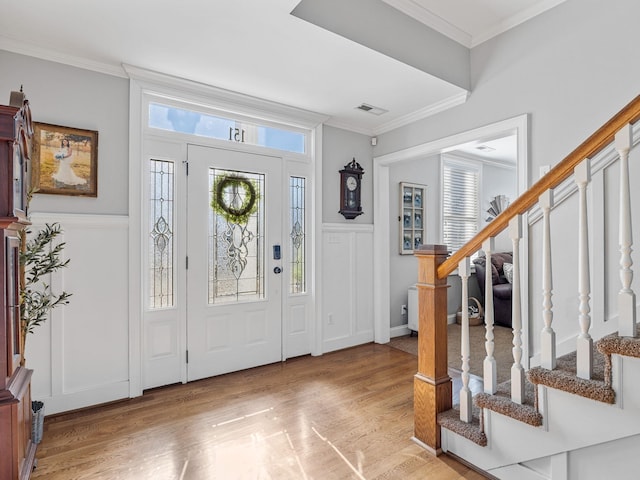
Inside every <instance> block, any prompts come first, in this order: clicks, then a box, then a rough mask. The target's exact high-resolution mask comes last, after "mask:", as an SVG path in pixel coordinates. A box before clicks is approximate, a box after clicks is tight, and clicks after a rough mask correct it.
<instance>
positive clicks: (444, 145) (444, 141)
mask: <svg viewBox="0 0 640 480" xmlns="http://www.w3.org/2000/svg"><path fill="white" fill-rule="evenodd" d="M528 120H529V117H528V115H527V114H524V115H519V116H517V117H513V118H510V119H507V120H503V121H500V122H496V123H493V124H490V125H486V126H483V127H479V128H476V129H473V130H469V131H466V132H462V133H458V134H455V135H451V136H448V137H444V138H441V139H438V140H434V141H431V142H427V143H423V144H421V145H416V146H414V147H410V148H406V149H403V150H399V151H397V152H392V153H388V154H385V155H380V156H377V157H374V158H373V178H374V181H375V186H374V189H375V191H376V192H377V194H376V195H375V196H374V214H373V215H374V218H375V219H376V228H375V229H374V232H373V258H375V259H376V263H375V266H376V270H375V275H374V279H373V282H374V284H373V292H374V295H373V298H374V305H375V307H374V312H375V313H374V341H375V342H376V343H387V342H389V340H390V337H391V326H390V325H391V323H390V314H391V312H390V308H391V307H390V305H391V300H390V292H391V288H390V281H391V280H390V272H391V260H390V257H389V252H390V251H391V250H390V248H391V247H390V240H389V239H390V229H391V228H392V225H395V223H394V222H393V221H392V218H393V217H394V215H397V214H394V213H392V212H391V211H390V210H389V202H388V199H389V198H390V195H391V185H390V183H389V178H390V174H389V169H390V168H391V166H393V165H397V164H399V163H401V162H409V161H413V160H417V159H419V158H425V157H429V156H432V155H438V154H442V153H445V152H447V151H450V150H452V149H453V148H454V147H456V146H458V145H461V144H463V143H468V142H471V141H473V140H477V139H480V138H487V137H492V138H495V137H496V136H499V135H502V134H505V133H513V132H515V133H516V136H517V145H518V146H517V151H518V161H517V165H516V171H517V173H516V176H517V182H518V195H521V194H522V193H523V192H525V191H526V190H527V188H528V186H529V160H528V158H529V157H528V151H529V149H528V145H529V139H528V135H529V128H528ZM523 223H524V224H526V222H523ZM527 236H528V229H526V228H525V229H523V239H522V241H521V242H520V248H521V252H522V251H526V248H527ZM439 241H440V242H442V239H441V238H440V240H439ZM520 258H521V261H522V262H523V265H522V269H521V274H522V279H521V284H522V285H521V286H522V290H523V291H525V292H526V291H528V288H529V286H528V261H527V256H526V255H521V256H520ZM528 308H529V307H528V297H527V296H526V295H525V296H523V298H522V311H523V312H528ZM523 336H524V338H528V326H525V325H523ZM523 349H524V350H525V351H524V355H523V358H528V356H527V354H528V346H527V342H526V341H524V345H523Z"/></svg>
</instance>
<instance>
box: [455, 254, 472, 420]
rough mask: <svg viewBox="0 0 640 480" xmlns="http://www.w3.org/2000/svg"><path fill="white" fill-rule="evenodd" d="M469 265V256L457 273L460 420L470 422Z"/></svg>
mask: <svg viewBox="0 0 640 480" xmlns="http://www.w3.org/2000/svg"><path fill="white" fill-rule="evenodd" d="M470 271H471V267H470V264H469V257H466V258H464V259H463V260H461V261H460V263H459V264H458V273H459V275H460V280H461V281H462V330H461V335H460V353H461V357H462V375H461V376H462V388H461V389H460V420H461V421H463V422H467V423H469V422H471V417H472V402H471V390H470V389H469V368H470V367H469V358H470V347H469V285H468V283H469V274H470Z"/></svg>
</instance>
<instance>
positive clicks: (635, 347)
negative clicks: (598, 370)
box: [596, 325, 640, 386]
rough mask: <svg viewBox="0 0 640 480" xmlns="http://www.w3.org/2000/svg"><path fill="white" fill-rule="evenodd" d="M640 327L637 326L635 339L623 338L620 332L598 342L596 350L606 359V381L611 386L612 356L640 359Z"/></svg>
mask: <svg viewBox="0 0 640 480" xmlns="http://www.w3.org/2000/svg"><path fill="white" fill-rule="evenodd" d="M638 336H640V325H637V326H636V336H635V337H621V336H619V335H618V332H615V333H612V334H611V335H607V336H606V337H603V338H601V339H600V340H598V341H597V342H596V349H597V350H598V352H600V353H601V354H602V355H604V356H605V358H606V364H605V372H604V380H605V382H606V384H607V385H609V386H610V385H611V355H613V354H617V355H624V356H626V357H634V358H640V338H638Z"/></svg>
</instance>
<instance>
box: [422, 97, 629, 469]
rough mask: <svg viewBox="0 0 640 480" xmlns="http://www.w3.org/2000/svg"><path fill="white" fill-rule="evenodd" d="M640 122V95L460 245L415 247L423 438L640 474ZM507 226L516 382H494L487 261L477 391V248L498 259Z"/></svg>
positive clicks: (497, 457)
mask: <svg viewBox="0 0 640 480" xmlns="http://www.w3.org/2000/svg"><path fill="white" fill-rule="evenodd" d="M639 119H640V96H638V97H636V98H635V99H634V100H633V101H632V102H631V103H629V104H628V105H627V106H626V107H624V108H623V109H622V110H621V111H620V112H619V113H618V114H616V115H615V116H614V117H612V118H611V119H610V120H609V121H608V122H606V123H605V124H604V125H603V126H602V127H601V128H600V129H598V130H597V131H596V132H595V133H594V134H593V135H591V137H589V138H588V139H587V140H586V141H585V142H583V143H582V144H581V145H580V146H579V147H578V148H576V149H575V150H574V151H573V152H572V153H571V154H569V155H568V156H567V157H566V158H565V159H564V160H562V161H561V162H559V163H558V164H557V165H556V166H555V167H554V168H553V169H551V170H550V171H549V172H548V173H547V174H546V175H544V176H543V177H542V178H541V179H540V180H539V181H538V182H536V183H535V184H534V185H533V186H532V187H531V188H530V189H529V190H528V191H527V192H525V193H524V194H523V195H521V196H520V197H519V198H518V199H517V200H516V201H514V202H513V203H512V204H511V205H510V206H509V207H508V208H507V209H506V210H505V211H504V212H502V213H501V214H500V215H499V216H498V217H497V218H496V219H494V220H493V221H492V222H491V223H490V224H488V225H487V227H486V228H485V229H484V230H483V231H481V232H480V233H478V234H477V235H476V236H475V237H474V238H473V239H471V240H470V241H469V242H468V243H467V244H466V245H465V246H464V247H462V248H461V249H460V250H458V251H457V252H455V253H454V254H453V255H451V256H450V257H449V256H448V252H447V248H446V246H443V245H425V246H423V247H422V248H421V249H420V250H418V251H416V256H417V258H418V261H419V273H418V304H419V307H418V309H419V330H420V333H421V335H420V336H419V337H418V341H419V346H418V373H417V374H416V375H415V379H414V410H415V436H414V440H415V441H416V442H418V443H420V444H421V445H423V446H424V447H425V448H427V449H428V450H430V451H432V452H433V453H435V454H440V453H442V452H448V453H451V454H454V455H456V456H457V457H460V458H461V459H463V460H465V461H466V462H469V463H471V464H472V465H474V466H476V467H477V468H479V469H481V470H483V471H485V472H487V473H489V474H490V475H492V476H494V477H496V478H500V479H518V480H528V479H532V480H533V479H536V480H541V479H553V480H569V479H579V480H585V479H587V480H588V479H602V478H615V479H626V478H629V479H631V478H634V479H635V478H640V474H639V473H637V472H638V470H639V468H640V467H638V466H636V462H635V454H637V452H636V451H637V450H638V447H639V446H640V382H637V378H639V377H640V330H639V329H638V328H637V326H636V297H635V293H634V291H633V289H632V280H633V269H632V267H633V259H632V245H633V241H632V219H633V213H634V212H633V210H632V201H631V199H632V196H633V193H634V192H632V190H631V185H632V183H637V182H631V180H630V179H631V178H635V177H640V171H638V174H636V175H634V173H635V169H634V165H640V162H636V163H635V164H634V163H633V162H630V161H629V159H630V157H631V158H633V148H634V146H635V143H636V142H637V140H636V139H640V122H639V123H638V128H637V130H638V132H637V133H636V128H635V126H634V124H636V122H638V120H639ZM639 150H640V149H639ZM634 190H637V189H634ZM635 213H636V214H639V213H640V212H635ZM614 217H615V218H614ZM595 218H601V223H602V225H598V228H594V227H593V226H592V225H590V222H591V223H597V222H594V221H593V220H594V219H595ZM602 227H604V228H602ZM567 231H570V232H571V235H572V236H571V237H570V238H569V237H567V235H566V232H567ZM502 232H504V233H502ZM556 232H559V233H556ZM501 233H502V234H503V235H504V234H508V235H509V237H510V239H511V241H512V245H513V265H514V268H513V289H512V291H513V294H512V305H513V311H512V324H513V349H512V351H513V364H512V365H511V379H510V380H509V381H508V382H505V383H502V384H498V383H497V380H496V378H497V376H496V368H497V365H496V360H495V358H494V356H493V353H494V350H495V345H494V342H493V339H494V336H493V323H494V322H493V305H492V294H491V290H492V275H491V269H490V268H487V269H486V280H485V286H486V295H485V299H486V304H485V324H486V335H485V338H486V342H485V349H486V357H485V359H484V363H483V371H484V375H483V381H484V392H482V393H478V394H476V395H475V396H472V393H471V391H470V389H469V378H470V374H469V362H470V356H469V351H470V348H469V334H468V332H469V319H468V317H467V308H466V307H467V305H468V294H467V282H468V279H469V276H470V274H471V270H470V260H469V259H470V257H471V256H472V255H473V254H474V253H476V252H477V251H478V250H480V249H482V250H484V252H485V255H486V256H487V265H489V264H490V260H491V254H492V253H493V251H494V246H493V245H494V239H495V237H496V236H497V235H499V234H501ZM605 247H607V249H606V250H605ZM521 259H524V261H522V260H521ZM523 266H524V267H526V268H524V270H523V268H522V267H523ZM456 269H457V271H458V274H459V275H460V277H461V280H462V312H463V318H462V338H461V352H462V355H461V356H462V358H461V371H462V375H461V377H462V387H461V388H460V391H459V398H460V403H459V404H458V405H452V400H451V399H452V393H453V392H452V388H453V385H452V382H451V379H450V378H449V376H448V372H447V339H446V335H447V298H446V295H447V293H446V292H447V286H446V279H447V276H448V275H450V274H451V273H452V272H453V271H454V270H456ZM521 272H524V273H525V274H526V275H523V274H522V273H521ZM614 281H615V282H616V283H617V285H615V287H614V286H612V284H613V283H614ZM571 289H573V291H571ZM554 300H556V305H554ZM523 305H524V306H526V308H523ZM525 310H526V311H525ZM475 328H479V327H475ZM634 380H635V381H634Z"/></svg>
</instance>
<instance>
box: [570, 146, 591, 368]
mask: <svg viewBox="0 0 640 480" xmlns="http://www.w3.org/2000/svg"><path fill="white" fill-rule="evenodd" d="M574 176H575V182H576V185H577V186H578V300H579V306H578V312H579V313H578V323H579V324H580V333H579V334H578V338H577V340H576V355H577V360H576V375H577V376H578V377H580V378H586V379H587V380H589V379H590V378H591V375H592V374H593V339H592V338H591V335H590V334H589V329H590V328H591V316H590V312H591V307H590V300H591V283H590V274H589V272H590V270H589V228H588V219H587V184H588V183H589V182H590V181H591V168H590V160H589V159H588V158H587V159H585V160H584V161H583V162H582V163H581V164H580V165H578V166H577V167H576V168H575V169H574Z"/></svg>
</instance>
